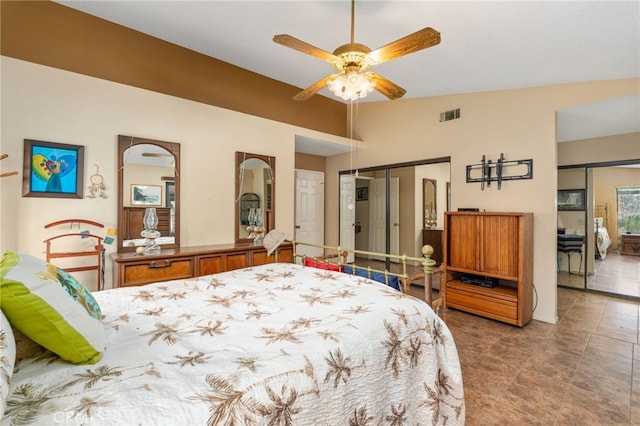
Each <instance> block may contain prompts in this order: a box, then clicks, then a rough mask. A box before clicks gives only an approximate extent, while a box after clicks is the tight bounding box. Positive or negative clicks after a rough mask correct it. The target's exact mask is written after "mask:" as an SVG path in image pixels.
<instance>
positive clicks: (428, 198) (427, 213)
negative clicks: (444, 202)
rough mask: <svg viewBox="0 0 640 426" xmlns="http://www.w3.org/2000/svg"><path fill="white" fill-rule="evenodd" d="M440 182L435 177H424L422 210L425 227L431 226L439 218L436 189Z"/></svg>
mask: <svg viewBox="0 0 640 426" xmlns="http://www.w3.org/2000/svg"><path fill="white" fill-rule="evenodd" d="M437 187H438V183H437V181H436V180H435V179H422V200H423V202H422V211H423V213H424V227H425V228H431V227H432V226H434V225H435V224H436V222H437V220H438V214H437V210H438V209H437V208H436V200H437V197H436V189H437Z"/></svg>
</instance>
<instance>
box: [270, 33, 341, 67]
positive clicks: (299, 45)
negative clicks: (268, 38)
mask: <svg viewBox="0 0 640 426" xmlns="http://www.w3.org/2000/svg"><path fill="white" fill-rule="evenodd" d="M273 41H275V42H276V43H278V44H281V45H283V46H286V47H290V48H291V49H294V50H297V51H299V52H302V53H306V54H307V55H311V56H314V57H316V58H318V59H322V60H323V61H327V62H333V61H336V60H337V59H338V57H337V56H335V55H334V54H333V53H329V52H327V51H326V50H322V49H320V48H319V47H315V46H312V45H310V44H309V43H306V42H304V41H302V40H299V39H297V38H295V37H292V36H290V35H288V34H278V35H275V36H273Z"/></svg>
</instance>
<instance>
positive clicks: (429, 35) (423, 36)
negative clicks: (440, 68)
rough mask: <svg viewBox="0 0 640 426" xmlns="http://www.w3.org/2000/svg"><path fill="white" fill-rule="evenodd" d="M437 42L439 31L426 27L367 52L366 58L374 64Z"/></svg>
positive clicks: (438, 40)
mask: <svg viewBox="0 0 640 426" xmlns="http://www.w3.org/2000/svg"><path fill="white" fill-rule="evenodd" d="M439 43H440V33H439V32H438V31H436V30H434V29H433V28H430V27H427V28H423V29H421V30H419V31H416V32H415V33H413V34H409V35H408V36H405V37H402V38H401V39H398V40H396V41H393V42H391V43H389V44H386V45H384V46H382V47H380V48H378V49H376V50H374V51H372V52H369V53H368V54H367V58H368V59H369V60H370V61H371V62H372V63H374V64H380V63H382V62H386V61H390V60H391V59H395V58H399V57H400V56H404V55H408V54H409V53H413V52H417V51H418V50H422V49H426V48H427V47H431V46H435V45H436V44H439Z"/></svg>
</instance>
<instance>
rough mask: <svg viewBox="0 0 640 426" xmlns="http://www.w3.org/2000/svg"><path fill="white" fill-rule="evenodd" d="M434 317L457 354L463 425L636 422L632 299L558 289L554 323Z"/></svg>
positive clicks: (639, 310)
mask: <svg viewBox="0 0 640 426" xmlns="http://www.w3.org/2000/svg"><path fill="white" fill-rule="evenodd" d="M421 290H422V289H421V288H418V287H412V290H411V292H412V294H415V295H416V296H418V297H420V291H421ZM441 316H442V317H443V319H444V320H445V322H446V323H447V325H448V326H449V329H450V330H451V332H452V333H453V336H454V339H455V341H456V345H457V348H458V353H459V356H460V361H461V365H462V374H463V380H464V386H465V392H466V398H465V399H466V414H467V417H466V418H467V424H468V425H525V424H526V425H537V424H539V425H640V345H639V343H640V342H639V334H640V325H639V321H640V319H639V317H640V303H639V302H636V301H630V300H624V299H618V298H614V297H609V296H603V295H599V294H592V293H585V292H583V291H578V290H572V289H563V288H559V289H558V318H559V322H558V323H557V324H549V323H545V322H541V321H537V320H533V321H531V322H530V323H529V324H528V325H527V326H525V327H523V328H518V327H514V326H511V325H507V324H503V323H500V322H497V321H493V320H489V319H485V318H482V317H478V316H475V315H471V314H467V313H464V312H461V311H456V310H453V309H447V310H444V311H443V312H442V314H441Z"/></svg>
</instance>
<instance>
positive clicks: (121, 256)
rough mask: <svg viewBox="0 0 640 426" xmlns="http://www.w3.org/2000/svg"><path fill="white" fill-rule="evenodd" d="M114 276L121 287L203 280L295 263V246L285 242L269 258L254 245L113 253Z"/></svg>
mask: <svg viewBox="0 0 640 426" xmlns="http://www.w3.org/2000/svg"><path fill="white" fill-rule="evenodd" d="M111 259H112V260H113V276H114V277H115V280H116V286H117V287H129V286H138V285H145V284H150V283H154V282H158V281H167V280H175V279H182V278H192V277H199V276H202V275H209V274H215V273H218V272H225V271H231V270H233V269H240V268H245V267H247V266H256V265H263V264H265V263H273V262H292V261H293V246H292V245H291V243H288V242H285V243H283V244H282V245H280V247H278V249H276V251H275V252H274V253H273V254H271V256H267V251H266V249H265V248H264V247H263V246H261V245H253V244H251V243H243V244H218V245H209V246H197V247H181V248H178V249H169V250H162V251H160V253H158V254H154V255H137V254H136V253H135V252H126V253H113V254H111Z"/></svg>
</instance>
